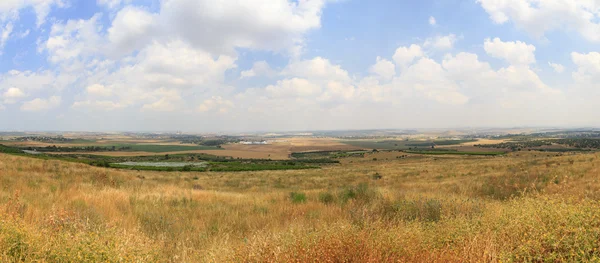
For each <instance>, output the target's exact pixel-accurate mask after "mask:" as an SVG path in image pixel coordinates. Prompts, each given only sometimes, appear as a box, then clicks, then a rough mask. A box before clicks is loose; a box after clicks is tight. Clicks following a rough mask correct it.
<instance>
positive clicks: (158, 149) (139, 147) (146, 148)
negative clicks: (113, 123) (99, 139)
mask: <svg viewBox="0 0 600 263" xmlns="http://www.w3.org/2000/svg"><path fill="white" fill-rule="evenodd" d="M103 146H104V147H112V146H115V147H116V148H120V147H127V148H129V149H127V150H126V151H130V152H152V153H162V152H183V151H198V150H221V148H217V147H214V146H202V145H194V146H192V145H157V144H111V145H103Z"/></svg>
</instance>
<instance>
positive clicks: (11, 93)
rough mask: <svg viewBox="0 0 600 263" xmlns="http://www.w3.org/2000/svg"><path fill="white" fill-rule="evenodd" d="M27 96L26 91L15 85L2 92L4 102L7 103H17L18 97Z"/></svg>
mask: <svg viewBox="0 0 600 263" xmlns="http://www.w3.org/2000/svg"><path fill="white" fill-rule="evenodd" d="M26 96H27V95H26V94H25V92H23V91H22V90H20V89H19V88H15V87H11V88H9V89H8V90H6V91H5V92H4V93H3V94H2V97H3V98H4V103H6V104H11V103H15V102H16V101H17V100H18V99H21V98H24V97H26Z"/></svg>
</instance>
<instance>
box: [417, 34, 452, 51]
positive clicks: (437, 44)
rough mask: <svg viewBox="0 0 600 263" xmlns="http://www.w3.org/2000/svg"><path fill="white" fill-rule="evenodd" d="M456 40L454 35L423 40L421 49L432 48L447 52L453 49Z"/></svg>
mask: <svg viewBox="0 0 600 263" xmlns="http://www.w3.org/2000/svg"><path fill="white" fill-rule="evenodd" d="M457 40H458V38H457V37H456V35H454V34H449V35H447V36H437V37H434V38H428V39H427V40H425V43H424V44H423V47H426V48H434V49H437V50H448V49H452V48H453V47H454V44H455V43H456V41H457Z"/></svg>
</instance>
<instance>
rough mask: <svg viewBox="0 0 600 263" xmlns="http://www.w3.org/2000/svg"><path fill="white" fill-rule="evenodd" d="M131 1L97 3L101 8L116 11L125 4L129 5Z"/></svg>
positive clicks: (104, 0) (107, 0) (113, 0)
mask: <svg viewBox="0 0 600 263" xmlns="http://www.w3.org/2000/svg"><path fill="white" fill-rule="evenodd" d="M129 2H131V0H97V1H96V3H97V4H98V5H99V6H104V7H106V8H108V9H115V8H117V7H119V6H121V4H123V3H129Z"/></svg>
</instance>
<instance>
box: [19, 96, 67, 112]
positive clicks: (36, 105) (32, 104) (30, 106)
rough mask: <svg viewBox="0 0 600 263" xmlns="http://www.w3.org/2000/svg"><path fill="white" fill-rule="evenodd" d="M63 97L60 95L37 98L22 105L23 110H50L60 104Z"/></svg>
mask: <svg viewBox="0 0 600 263" xmlns="http://www.w3.org/2000/svg"><path fill="white" fill-rule="evenodd" d="M60 101H61V98H60V97H59V96H52V97H50V98H47V99H42V98H36V99H33V100H30V101H27V102H24V103H23V105H21V110H22V111H43V110H50V109H54V108H56V107H58V106H59V105H60Z"/></svg>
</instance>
